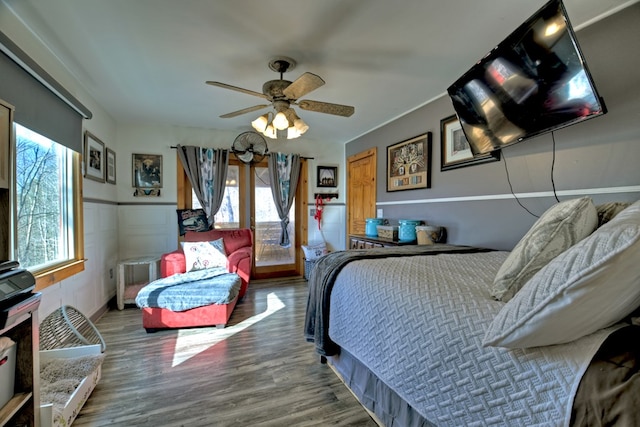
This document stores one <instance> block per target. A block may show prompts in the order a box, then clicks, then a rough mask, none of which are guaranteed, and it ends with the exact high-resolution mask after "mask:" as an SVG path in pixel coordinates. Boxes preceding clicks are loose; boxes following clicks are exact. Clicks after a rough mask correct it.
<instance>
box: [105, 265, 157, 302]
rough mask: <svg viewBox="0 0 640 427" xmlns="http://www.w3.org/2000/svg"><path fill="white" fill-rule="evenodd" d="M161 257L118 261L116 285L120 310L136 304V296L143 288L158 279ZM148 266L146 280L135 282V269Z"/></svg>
mask: <svg viewBox="0 0 640 427" xmlns="http://www.w3.org/2000/svg"><path fill="white" fill-rule="evenodd" d="M159 262H160V257H158V256H148V257H140V258H129V259H123V260H121V261H118V281H117V285H116V301H117V303H118V310H123V309H124V305H125V304H135V302H136V296H137V295H138V292H139V291H140V289H142V287H143V286H145V285H147V284H148V283H149V282H152V281H154V280H156V279H157V278H158V263H159ZM141 265H142V266H145V265H146V266H147V268H148V273H147V277H146V280H143V281H137V282H136V281H135V279H136V276H135V267H136V266H141Z"/></svg>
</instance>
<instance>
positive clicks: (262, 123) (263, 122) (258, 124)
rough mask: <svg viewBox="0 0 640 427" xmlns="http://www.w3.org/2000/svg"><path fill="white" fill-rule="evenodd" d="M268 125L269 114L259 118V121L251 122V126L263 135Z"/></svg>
mask: <svg viewBox="0 0 640 427" xmlns="http://www.w3.org/2000/svg"><path fill="white" fill-rule="evenodd" d="M268 124H269V115H268V114H263V115H262V116H260V117H258V118H257V119H255V120H254V121H252V122H251V126H253V128H254V129H255V130H257V131H258V132H261V133H262V132H264V131H265V130H266V129H267V125H268Z"/></svg>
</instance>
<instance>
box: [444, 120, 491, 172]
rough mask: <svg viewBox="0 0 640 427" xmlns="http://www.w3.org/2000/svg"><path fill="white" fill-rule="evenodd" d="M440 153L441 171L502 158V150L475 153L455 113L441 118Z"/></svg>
mask: <svg viewBox="0 0 640 427" xmlns="http://www.w3.org/2000/svg"><path fill="white" fill-rule="evenodd" d="M440 155H441V156H440V157H441V163H440V170H441V171H446V170H451V169H457V168H463V167H466V166H473V165H478V164H481V163H487V162H496V161H499V160H500V150H496V151H492V152H490V153H486V154H482V155H478V156H474V155H473V153H472V152H471V146H470V145H469V142H468V141H467V138H466V137H465V135H464V131H463V130H462V125H461V124H460V121H459V120H458V117H457V116H456V115H455V114H454V115H452V116H449V117H445V118H444V119H442V120H440Z"/></svg>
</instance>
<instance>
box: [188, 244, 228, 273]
mask: <svg viewBox="0 0 640 427" xmlns="http://www.w3.org/2000/svg"><path fill="white" fill-rule="evenodd" d="M182 250H183V252H184V257H185V262H186V265H187V271H194V270H204V269H205V268H214V267H226V266H227V254H226V253H225V250H224V241H223V239H222V238H220V239H218V240H214V241H211V242H182Z"/></svg>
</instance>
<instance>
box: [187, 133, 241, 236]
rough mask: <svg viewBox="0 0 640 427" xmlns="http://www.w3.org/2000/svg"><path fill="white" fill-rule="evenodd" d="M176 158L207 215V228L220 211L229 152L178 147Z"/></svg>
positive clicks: (211, 226) (211, 224) (211, 225)
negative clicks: (178, 159)
mask: <svg viewBox="0 0 640 427" xmlns="http://www.w3.org/2000/svg"><path fill="white" fill-rule="evenodd" d="M177 149H178V157H179V158H180V162H181V163H182V167H183V168H184V171H185V172H186V174H187V177H188V178H189V182H191V186H192V187H193V190H194V192H195V193H196V197H197V198H198V201H199V202H200V205H201V206H202V209H204V211H205V213H206V214H207V221H208V222H209V227H210V228H213V226H214V218H213V217H214V215H215V214H216V213H217V212H218V210H219V209H220V205H221V204H222V199H223V196H224V189H225V187H226V182H227V170H228V168H229V150H214V149H213V148H201V147H194V146H181V145H178V147H177Z"/></svg>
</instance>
